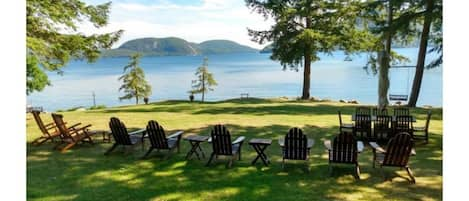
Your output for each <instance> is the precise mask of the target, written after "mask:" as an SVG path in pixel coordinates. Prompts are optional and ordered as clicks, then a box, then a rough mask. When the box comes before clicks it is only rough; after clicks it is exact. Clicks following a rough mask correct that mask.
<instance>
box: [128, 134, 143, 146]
mask: <svg viewBox="0 0 469 201" xmlns="http://www.w3.org/2000/svg"><path fill="white" fill-rule="evenodd" d="M129 138H130V142H131V143H132V144H136V143H137V142H141V141H142V137H141V136H138V135H129Z"/></svg>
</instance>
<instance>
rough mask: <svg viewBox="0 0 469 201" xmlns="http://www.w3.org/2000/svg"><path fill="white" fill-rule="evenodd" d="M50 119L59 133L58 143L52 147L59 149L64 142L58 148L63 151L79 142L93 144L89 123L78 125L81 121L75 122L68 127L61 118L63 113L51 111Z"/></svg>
mask: <svg viewBox="0 0 469 201" xmlns="http://www.w3.org/2000/svg"><path fill="white" fill-rule="evenodd" d="M52 119H53V120H54V122H55V125H56V126H57V129H58V131H59V133H60V143H58V144H57V145H56V146H55V147H54V149H59V148H60V147H61V146H62V145H64V144H65V146H63V147H62V148H60V150H61V151H62V152H65V151H67V150H68V149H70V148H72V147H73V146H75V145H76V144H78V143H80V142H82V143H85V142H86V143H90V144H93V140H92V139H91V136H92V135H93V133H91V132H89V128H90V127H91V124H88V125H86V126H82V127H78V126H80V125H81V123H77V124H75V125H72V126H69V127H68V126H67V125H66V123H65V122H64V120H63V115H61V114H55V113H52Z"/></svg>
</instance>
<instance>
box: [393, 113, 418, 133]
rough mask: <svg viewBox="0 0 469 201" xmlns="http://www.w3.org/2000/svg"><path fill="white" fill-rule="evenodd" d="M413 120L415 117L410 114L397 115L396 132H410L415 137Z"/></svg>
mask: <svg viewBox="0 0 469 201" xmlns="http://www.w3.org/2000/svg"><path fill="white" fill-rule="evenodd" d="M412 120H413V117H412V116H409V115H402V116H396V121H395V122H394V134H397V133H409V134H410V135H411V136H412V137H413V136H414V126H413V123H412Z"/></svg>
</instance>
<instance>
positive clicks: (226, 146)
mask: <svg viewBox="0 0 469 201" xmlns="http://www.w3.org/2000/svg"><path fill="white" fill-rule="evenodd" d="M210 135H211V139H210V140H209V141H210V142H211V143H212V148H213V152H212V154H211V155H210V159H209V160H208V162H207V166H209V165H210V163H211V162H212V160H213V158H214V157H215V158H218V156H220V155H224V156H230V160H229V162H228V167H231V165H232V164H233V159H234V158H235V157H236V156H238V160H241V146H242V145H243V142H244V139H245V137H244V136H240V137H238V138H236V140H235V141H234V142H231V135H230V132H229V131H228V129H226V127H225V126H224V125H220V124H218V125H215V126H214V127H213V129H212V131H211V134H210Z"/></svg>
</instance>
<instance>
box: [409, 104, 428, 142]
mask: <svg viewBox="0 0 469 201" xmlns="http://www.w3.org/2000/svg"><path fill="white" fill-rule="evenodd" d="M431 118H432V111H431V110H428V112H427V119H426V121H425V125H424V126H423V127H414V130H413V134H414V136H413V137H414V139H423V140H425V144H427V143H428V127H429V126H430V119H431ZM416 133H423V135H416Z"/></svg>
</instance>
